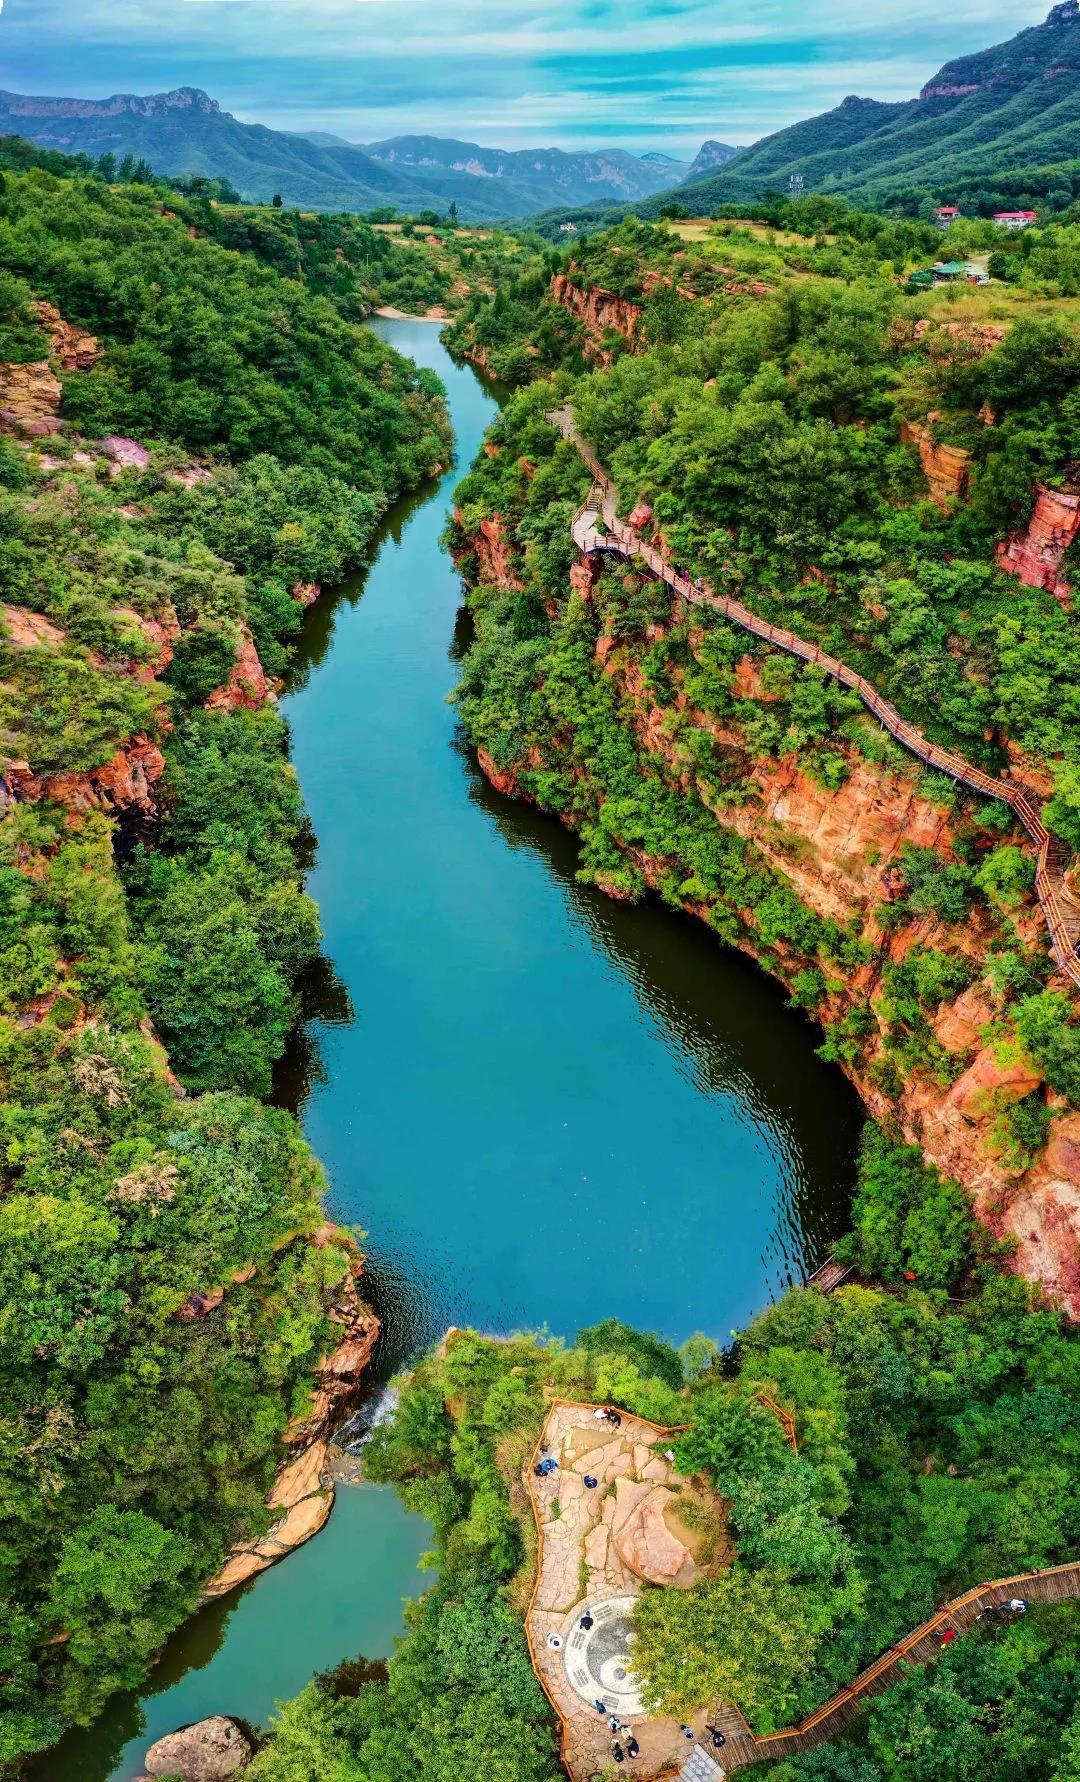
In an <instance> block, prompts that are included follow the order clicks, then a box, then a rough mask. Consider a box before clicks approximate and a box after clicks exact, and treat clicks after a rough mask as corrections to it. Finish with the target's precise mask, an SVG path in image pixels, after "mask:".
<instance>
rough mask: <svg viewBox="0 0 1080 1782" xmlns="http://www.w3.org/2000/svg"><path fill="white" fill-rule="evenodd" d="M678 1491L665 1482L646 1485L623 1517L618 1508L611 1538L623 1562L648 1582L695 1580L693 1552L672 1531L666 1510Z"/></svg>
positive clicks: (667, 1583) (665, 1583)
mask: <svg viewBox="0 0 1080 1782" xmlns="http://www.w3.org/2000/svg"><path fill="white" fill-rule="evenodd" d="M675 1502H676V1499H675V1495H674V1493H673V1492H671V1491H669V1490H668V1489H667V1487H666V1486H664V1485H654V1486H653V1487H652V1489H651V1490H649V1489H648V1488H647V1489H646V1492H645V1495H644V1496H643V1497H642V1498H641V1499H640V1500H639V1501H638V1502H637V1503H635V1504H634V1505H633V1507H632V1508H631V1510H630V1512H629V1514H628V1515H627V1516H626V1517H625V1519H624V1520H622V1521H620V1519H619V1513H618V1510H616V1512H615V1516H614V1518H613V1520H612V1525H611V1541H612V1544H613V1546H614V1548H615V1551H616V1552H617V1553H618V1555H619V1558H620V1559H621V1560H622V1562H623V1564H624V1565H626V1566H629V1568H630V1570H631V1571H632V1572H633V1573H635V1575H636V1576H637V1577H639V1578H643V1579H644V1580H645V1582H646V1583H647V1584H659V1585H672V1584H679V1583H682V1582H684V1581H685V1582H686V1583H690V1582H692V1580H693V1577H694V1573H695V1567H694V1560H693V1556H692V1554H691V1553H690V1552H689V1550H688V1548H686V1547H684V1545H683V1543H682V1542H681V1541H680V1540H678V1539H677V1538H676V1536H675V1535H673V1534H672V1532H671V1530H670V1528H669V1527H668V1525H667V1522H666V1521H665V1512H666V1511H667V1510H668V1509H670V1508H671V1507H673V1506H674V1504H675Z"/></svg>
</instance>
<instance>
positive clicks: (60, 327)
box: [0, 303, 101, 439]
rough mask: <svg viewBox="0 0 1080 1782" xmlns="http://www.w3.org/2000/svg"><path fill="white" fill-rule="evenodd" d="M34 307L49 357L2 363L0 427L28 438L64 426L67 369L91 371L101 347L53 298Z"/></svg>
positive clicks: (56, 431) (47, 433)
mask: <svg viewBox="0 0 1080 1782" xmlns="http://www.w3.org/2000/svg"><path fill="white" fill-rule="evenodd" d="M32 307H33V310H34V314H35V317H36V319H37V321H38V323H39V324H40V326H41V328H42V330H43V331H44V333H45V334H46V335H47V337H48V342H49V357H48V358H46V359H35V360H32V361H30V362H29V363H28V364H25V365H0V427H2V428H4V429H5V430H7V431H8V432H12V433H18V434H20V435H21V436H22V437H23V438H24V439H44V438H46V437H47V436H48V435H49V434H51V433H59V432H61V431H62V429H63V422H62V421H61V419H60V398H61V395H62V383H61V377H62V374H63V373H65V372H73V371H89V369H90V367H91V366H92V365H94V364H95V363H96V361H97V359H98V358H99V357H100V355H101V347H100V345H99V343H98V341H97V340H96V339H95V337H94V336H93V335H92V334H86V333H84V332H83V330H82V329H81V328H75V327H73V326H72V325H71V324H70V323H69V322H65V321H64V318H63V317H62V316H61V314H60V312H59V310H57V309H54V308H53V306H52V304H51V303H35V304H34V305H33V306H32Z"/></svg>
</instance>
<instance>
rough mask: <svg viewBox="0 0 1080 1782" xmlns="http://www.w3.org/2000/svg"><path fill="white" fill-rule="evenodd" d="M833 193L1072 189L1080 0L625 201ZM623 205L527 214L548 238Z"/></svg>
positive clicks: (1065, 194) (935, 196) (1078, 126)
mask: <svg viewBox="0 0 1080 1782" xmlns="http://www.w3.org/2000/svg"><path fill="white" fill-rule="evenodd" d="M792 179H801V180H802V181H803V184H804V186H805V188H806V190H807V191H810V192H830V193H835V194H837V195H838V196H840V197H844V198H848V199H851V200H853V201H854V202H856V203H858V204H860V205H867V206H868V207H870V208H894V207H896V208H900V209H903V210H906V211H907V212H909V213H913V212H915V211H917V210H918V209H919V207H920V205H926V204H927V203H928V202H930V201H938V202H941V201H944V200H945V199H951V200H953V201H955V202H958V203H960V204H962V205H964V207H965V208H968V209H972V210H974V209H977V208H980V207H981V208H982V209H984V210H987V211H988V210H991V209H994V208H1000V207H1002V206H1005V205H1012V204H1018V203H1019V202H1020V201H1021V200H1022V199H1025V198H1026V199H1028V200H1029V201H1030V202H1031V203H1032V204H1039V203H1040V201H1041V200H1043V199H1044V198H1045V197H1046V196H1047V195H1048V194H1053V195H1054V200H1055V202H1054V203H1053V205H1052V208H1055V209H1061V208H1064V207H1065V206H1066V205H1067V204H1068V203H1070V202H1072V200H1073V198H1074V196H1076V195H1078V194H1080V0H1062V4H1060V5H1057V6H1055V7H1054V8H1053V10H1052V11H1051V12H1050V14H1049V16H1048V17H1047V19H1046V20H1045V22H1044V23H1043V24H1041V25H1033V26H1031V27H1030V28H1029V29H1028V30H1026V31H1021V32H1020V33H1019V35H1018V36H1016V37H1013V38H1010V40H1009V41H1008V42H1007V43H1000V44H995V45H994V46H993V48H991V49H987V50H982V51H980V52H979V53H978V54H977V55H972V56H962V57H960V58H959V59H958V60H956V61H953V62H947V63H946V64H945V66H944V68H941V69H940V70H939V71H938V73H937V74H935V75H934V76H933V78H932V79H931V80H929V81H928V82H927V83H926V85H925V86H924V88H923V90H922V92H921V93H920V94H919V96H918V98H915V99H908V100H902V101H898V102H894V103H891V104H890V103H886V102H883V101H881V100H877V99H866V98H860V97H858V96H857V95H854V94H852V95H850V96H849V97H848V98H846V99H844V100H843V101H842V102H841V103H840V104H839V105H838V106H836V107H835V108H834V109H833V110H832V111H826V112H822V113H821V114H820V115H819V116H818V117H813V118H806V119H804V120H803V122H801V123H798V124H792V125H791V126H790V127H789V128H788V129H786V130H778V131H777V132H776V133H775V134H774V135H772V136H765V137H762V139H761V141H760V142H755V143H753V144H752V145H751V146H750V147H749V148H745V149H741V150H740V151H739V153H738V155H737V156H736V157H735V158H733V159H732V160H731V161H730V162H728V164H727V165H725V166H723V167H718V168H714V169H713V170H712V171H710V172H709V173H707V174H706V175H704V176H703V177H701V178H697V179H695V178H690V179H689V180H687V181H685V182H684V183H683V184H682V185H681V186H678V187H675V188H673V189H672V190H670V191H668V192H662V193H660V194H658V195H657V196H656V197H655V198H650V199H647V200H646V201H645V202H644V203H642V204H637V205H635V206H634V207H633V209H634V212H635V214H636V215H638V216H641V217H656V216H659V215H660V214H661V212H662V211H663V210H664V209H665V207H666V206H668V205H670V204H672V203H678V204H680V205H683V206H684V207H685V208H686V209H687V210H688V211H696V212H699V213H702V214H707V213H710V212H715V211H717V210H718V209H720V208H722V207H723V206H724V205H725V204H746V203H752V202H753V201H754V200H755V199H757V198H760V197H761V195H762V194H763V193H764V192H767V191H770V190H771V191H780V192H785V193H786V191H787V190H788V187H789V184H790V182H791V181H792ZM629 209H630V207H629V206H628V205H625V204H624V205H606V206H600V205H591V206H589V207H588V209H584V210H581V211H577V212H567V211H561V212H554V211H553V212H550V213H548V214H546V215H544V216H541V217H536V218H534V219H533V226H534V227H535V228H537V229H539V230H540V232H542V233H550V234H551V235H552V236H555V237H557V235H558V232H559V229H560V228H561V226H562V224H563V223H565V222H566V221H568V220H569V221H573V222H575V223H576V224H577V225H578V227H579V228H581V229H585V230H588V229H592V228H595V227H597V226H598V225H602V226H606V225H607V224H610V223H612V222H616V221H618V219H619V217H620V216H625V215H626V214H627V212H628V210H629Z"/></svg>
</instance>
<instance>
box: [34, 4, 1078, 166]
mask: <svg viewBox="0 0 1080 1782" xmlns="http://www.w3.org/2000/svg"><path fill="white" fill-rule="evenodd" d="M0 4H3V12H2V14H0V86H3V87H5V88H7V89H9V90H13V91H16V92H24V93H26V92H29V93H51V94H69V95H78V96H80V97H87V98H104V97H106V96H107V95H109V94H111V93H117V92H136V93H150V92H161V91H163V90H165V89H167V88H169V87H176V86H198V87H204V88H205V89H206V90H207V91H208V92H209V93H211V94H212V95H213V96H214V98H216V99H219V100H220V101H221V103H222V105H223V107H224V108H225V109H226V110H227V111H231V112H233V113H235V115H236V116H237V117H240V118H243V119H244V120H246V121H248V122H261V123H267V124H272V125H274V126H275V127H277V128H280V129H286V130H305V129H324V130H331V131H334V132H335V133H337V134H339V135H342V136H345V137H347V138H348V139H349V140H350V141H374V140H376V139H377V138H379V137H383V136H391V135H398V134H401V133H403V132H406V131H422V132H430V133H432V134H436V135H443V136H461V137H466V138H469V139H471V140H474V141H477V142H482V143H486V144H490V145H496V146H505V147H509V148H525V147H533V146H541V145H545V144H556V145H559V146H562V147H567V148H570V147H598V146H602V145H603V144H605V143H607V144H612V145H615V144H618V145H620V146H624V147H627V148H631V149H636V150H639V151H641V150H644V149H649V148H654V149H661V150H664V151H665V152H667V153H670V154H680V153H683V152H687V151H691V152H692V151H693V150H695V149H696V148H697V146H698V145H699V144H700V142H701V141H702V140H703V138H705V137H706V136H712V137H717V138H719V139H720V140H721V141H729V142H750V141H753V139H754V138H755V137H757V136H762V135H765V134H767V133H768V132H769V131H771V130H776V129H779V128H780V127H781V126H783V125H784V124H789V123H793V122H794V121H795V120H796V119H798V118H803V117H807V116H810V115H811V114H812V113H814V112H817V111H824V110H826V109H828V108H829V107H830V106H832V105H835V104H837V103H838V101H839V100H840V99H842V98H843V97H844V95H845V94H847V93H862V94H869V95H871V96H872V97H874V98H878V99H900V98H909V97H910V96H911V95H912V94H913V93H915V92H917V91H918V89H919V87H920V86H921V85H922V84H923V82H924V81H925V80H926V79H927V78H928V77H929V76H930V75H931V74H932V73H933V72H934V71H935V70H936V69H937V68H938V67H939V66H940V64H941V63H942V62H944V61H946V60H948V59H949V58H950V57H952V56H956V55H963V54H965V53H967V52H968V51H971V50H975V49H982V48H985V47H986V46H987V45H988V44H991V43H995V42H999V41H1001V40H1002V39H1003V38H1006V37H1011V36H1012V35H1013V34H1014V33H1015V32H1016V31H1018V30H1020V29H1021V28H1022V27H1023V26H1024V25H1030V24H1036V23H1038V22H1039V21H1040V20H1041V19H1042V18H1043V16H1044V15H1045V13H1046V11H1047V8H1048V5H1049V0H1036V3H1035V4H1032V3H1031V0H952V3H951V4H950V5H949V6H947V7H943V6H942V4H941V0H0Z"/></svg>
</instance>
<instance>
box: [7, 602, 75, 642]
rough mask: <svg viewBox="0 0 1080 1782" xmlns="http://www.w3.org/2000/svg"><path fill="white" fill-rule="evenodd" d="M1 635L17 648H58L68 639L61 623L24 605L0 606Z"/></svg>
mask: <svg viewBox="0 0 1080 1782" xmlns="http://www.w3.org/2000/svg"><path fill="white" fill-rule="evenodd" d="M0 636H2V637H3V639H4V642H5V643H6V644H10V645H11V646H12V647H13V648H14V649H16V650H35V649H47V650H58V649H60V647H61V645H62V644H64V643H66V641H67V632H66V631H61V629H60V627H59V625H54V624H52V623H51V621H50V620H49V619H46V618H44V617H43V615H42V614H41V613H32V612H29V611H28V610H27V608H26V607H24V606H0Z"/></svg>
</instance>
